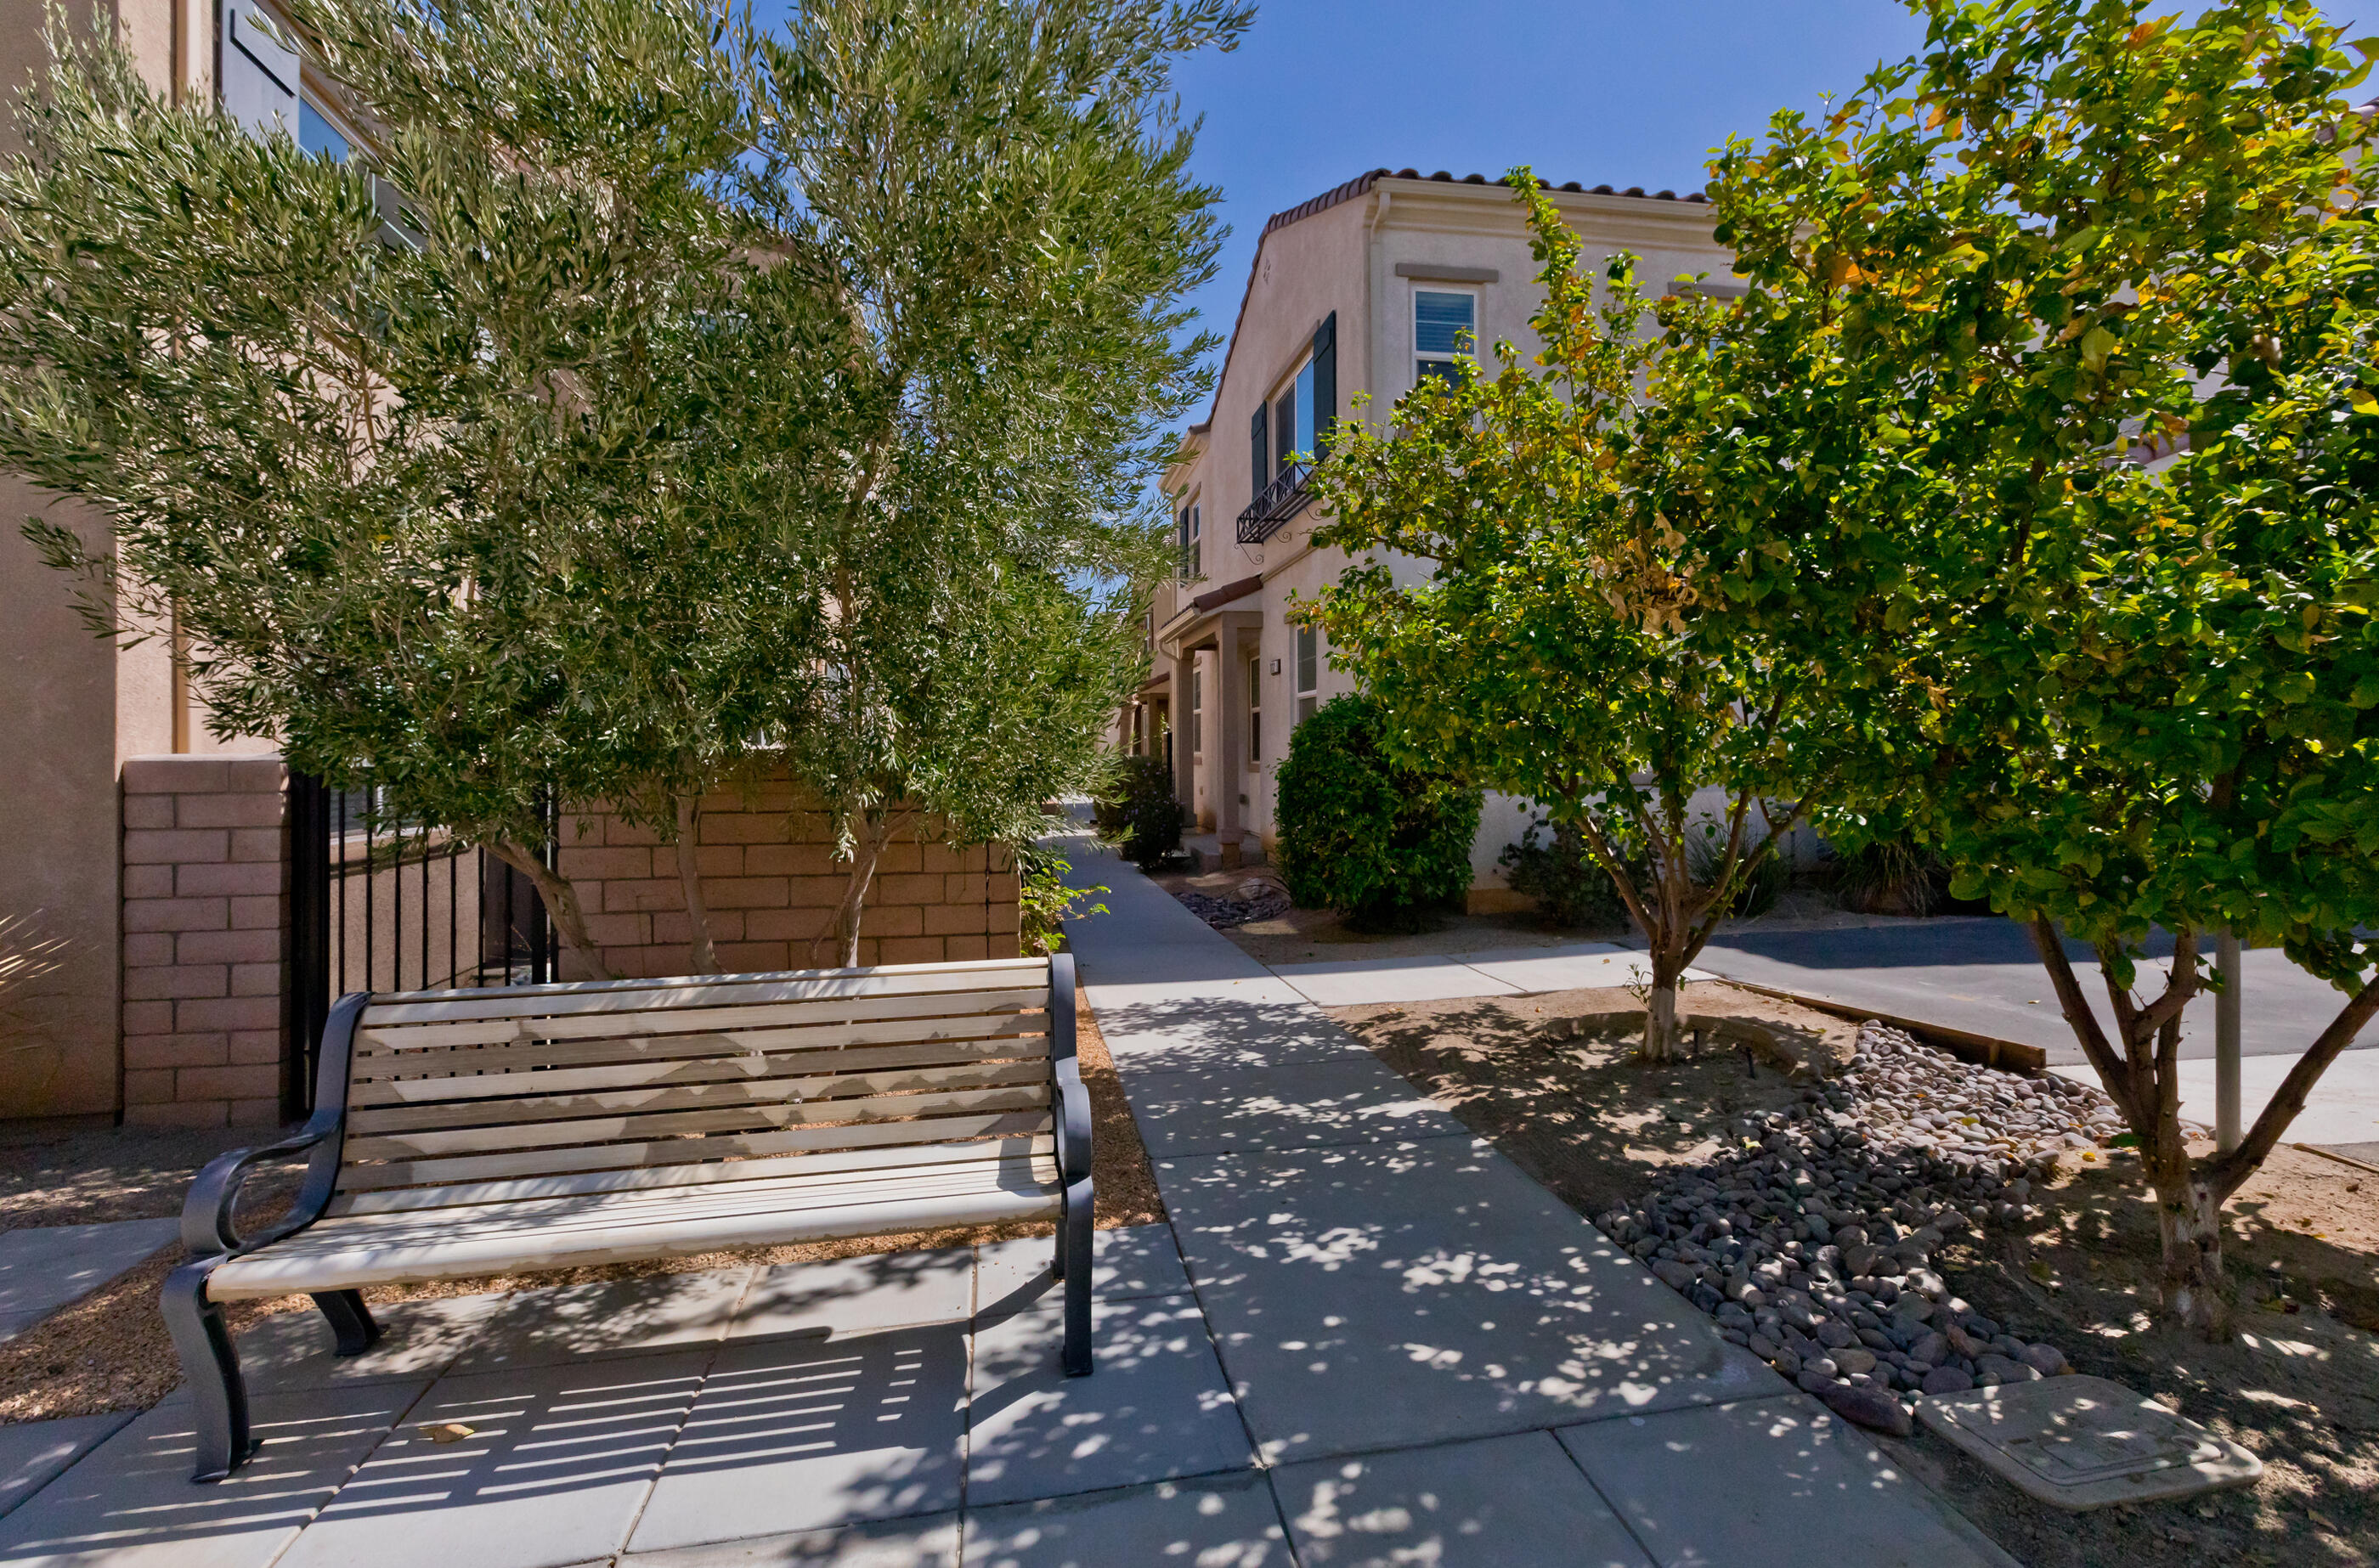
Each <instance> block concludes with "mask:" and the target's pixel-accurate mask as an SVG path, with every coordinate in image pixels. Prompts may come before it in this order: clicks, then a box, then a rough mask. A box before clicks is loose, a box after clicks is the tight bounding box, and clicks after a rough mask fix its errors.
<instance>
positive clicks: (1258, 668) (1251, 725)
mask: <svg viewBox="0 0 2379 1568" xmlns="http://www.w3.org/2000/svg"><path fill="white" fill-rule="evenodd" d="M1262 761H1263V660H1262V659H1261V658H1251V659H1250V660H1248V766H1250V767H1253V766H1256V765H1257V764H1258V763H1260V762H1262Z"/></svg>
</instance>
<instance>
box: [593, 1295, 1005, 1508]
mask: <svg viewBox="0 0 2379 1568" xmlns="http://www.w3.org/2000/svg"><path fill="white" fill-rule="evenodd" d="M966 1404H967V1344H966V1332H965V1325H964V1324H963V1323H939V1324H928V1325H924V1326H921V1327H913V1328H906V1329H894V1330H890V1331H888V1332H886V1333H872V1334H871V1333H861V1334H852V1335H851V1336H849V1337H847V1338H846V1337H842V1336H837V1337H836V1338H834V1339H831V1340H820V1339H815V1338H800V1339H780V1340H753V1341H747V1342H738V1343H735V1344H731V1345H728V1346H727V1347H726V1348H725V1349H724V1350H722V1351H720V1352H719V1359H718V1361H717V1363H716V1364H715V1365H714V1366H713V1367H712V1369H711V1372H710V1376H709V1378H708V1380H707V1381H706V1382H705V1383H704V1384H703V1387H702V1393H701V1396H700V1397H699V1398H698V1399H697V1400H695V1402H694V1412H693V1414H692V1415H691V1416H690V1417H687V1420H686V1423H685V1429H684V1431H683V1433H682V1435H681V1436H680V1437H679V1438H678V1441H677V1442H676V1444H675V1445H674V1446H673V1447H672V1448H671V1449H670V1453H669V1459H668V1462H667V1464H666V1465H663V1466H662V1467H661V1474H660V1479H659V1481H658V1484H657V1485H655V1487H654V1488H653V1494H652V1500H651V1501H650V1502H647V1503H646V1506H645V1511H644V1517H643V1518H642V1519H640V1520H639V1521H638V1522H637V1525H636V1529H635V1536H634V1539H633V1540H632V1541H631V1542H630V1543H629V1544H630V1546H631V1548H632V1550H637V1551H649V1550H661V1549H665V1548H670V1547H682V1546H694V1545H699V1544H702V1543H705V1542H710V1541H722V1540H732V1539H735V1538H739V1537H747V1536H764V1535H772V1534H783V1533H788V1532H800V1531H805V1530H815V1529H820V1528H824V1527H826V1526H834V1525H843V1524H851V1523H855V1522H860V1521H865V1520H873V1519H894V1518H905V1517H911V1516H915V1515H920V1514H937V1513H942V1512H945V1511H947V1510H950V1509H954V1508H956V1507H958V1505H959V1502H960V1481H961V1477H962V1473H963V1463H964V1461H963V1453H964V1447H965V1438H966Z"/></svg>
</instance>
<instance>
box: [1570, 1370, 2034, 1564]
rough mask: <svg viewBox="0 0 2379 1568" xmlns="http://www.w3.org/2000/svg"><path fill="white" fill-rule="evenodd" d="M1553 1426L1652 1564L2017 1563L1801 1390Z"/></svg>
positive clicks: (1931, 1492) (1862, 1436)
mask: <svg viewBox="0 0 2379 1568" xmlns="http://www.w3.org/2000/svg"><path fill="white" fill-rule="evenodd" d="M1639 1422H1640V1424H1639ZM1559 1435H1560V1437H1561V1441H1562V1444H1563V1446H1564V1447H1565V1448H1567V1449H1568V1450H1569V1451H1570V1453H1571V1455H1572V1456H1573V1457H1574V1458H1576V1461H1577V1463H1578V1465H1579V1467H1580V1468H1582V1469H1584V1470H1585V1472H1586V1473H1587V1476H1588V1478H1590V1479H1591V1480H1592V1481H1593V1482H1594V1484H1595V1487H1596V1488H1597V1490H1600V1492H1601V1493H1602V1495H1603V1496H1604V1497H1605V1498H1607V1499H1609V1500H1610V1502H1611V1504H1612V1507H1613V1508H1615V1509H1616V1510H1618V1512H1619V1514H1620V1516H1621V1517H1622V1518H1624V1519H1625V1520H1626V1521H1627V1524H1628V1527H1629V1528H1630V1529H1632V1530H1633V1531H1634V1532H1635V1534H1636V1539H1637V1540H1639V1541H1641V1542H1642V1543H1643V1544H1644V1546H1645V1548H1646V1549H1647V1550H1649V1551H1650V1552H1651V1554H1652V1558H1653V1561H1654V1562H1658V1563H1659V1564H1660V1568H1687V1565H1689V1564H1690V1565H1692V1568H1705V1565H1708V1564H1712V1563H1733V1562H1757V1563H1760V1564H1762V1568H1804V1565H1805V1568H1842V1564H1844V1563H1851V1562H1855V1563H1857V1564H1859V1565H1860V1568H2014V1564H2013V1562H2012V1560H2011V1559H2010V1558H2009V1557H2008V1555H2007V1554H2006V1553H2005V1552H2003V1551H2001V1550H1999V1548H1998V1547H1996V1546H1994V1545H1992V1544H1991V1542H1990V1541H1989V1540H1988V1539H1987V1538H1985V1537H1984V1536H1983V1535H1982V1534H1981V1533H1980V1532H1979V1531H1977V1530H1976V1529H1975V1528H1974V1526H1972V1525H1970V1524H1968V1523H1967V1522H1966V1521H1965V1520H1964V1519H1963V1518H1962V1517H1960V1516H1959V1514H1957V1513H1956V1512H1955V1511H1954V1510H1952V1509H1951V1508H1950V1506H1949V1504H1948V1503H1946V1502H1942V1501H1941V1499H1940V1498H1939V1497H1938V1496H1937V1495H1936V1494H1935V1493H1934V1492H1933V1491H1931V1490H1929V1489H1927V1488H1926V1487H1925V1486H1923V1485H1922V1484H1920V1483H1919V1482H1917V1481H1916V1480H1915V1479H1914V1478H1912V1477H1910V1476H1908V1475H1906V1474H1905V1473H1904V1472H1902V1471H1901V1470H1899V1469H1896V1468H1895V1467H1893V1466H1892V1465H1890V1463H1888V1462H1887V1461H1886V1459H1885V1458H1884V1455H1883V1454H1882V1453H1881V1452H1880V1451H1878V1449H1877V1448H1876V1446H1875V1444H1874V1443H1873V1442H1872V1441H1869V1440H1868V1438H1867V1436H1866V1433H1864V1432H1862V1431H1860V1430H1859V1429H1857V1428H1855V1427H1852V1426H1848V1425H1846V1424H1845V1423H1843V1422H1842V1421H1841V1420H1839V1419H1837V1418H1835V1417H1832V1416H1830V1415H1827V1414H1825V1413H1823V1412H1822V1411H1821V1409H1820V1408H1819V1406H1818V1405H1817V1404H1816V1403H1815V1402H1814V1401H1812V1400H1808V1399H1805V1398H1802V1397H1800V1396H1799V1395H1794V1396H1793V1397H1791V1398H1786V1399H1773V1400H1760V1401H1756V1402H1752V1403H1747V1404H1740V1405H1725V1406H1723V1407H1721V1408H1719V1409H1714V1410H1673V1411H1668V1412H1665V1413H1662V1414H1659V1415H1651V1416H1646V1417H1640V1418H1638V1419H1636V1420H1625V1421H1598V1422H1596V1423H1594V1424H1593V1425H1591V1426H1584V1427H1569V1428H1565V1429H1563V1430H1562V1431H1561V1433H1560V1434H1559Z"/></svg>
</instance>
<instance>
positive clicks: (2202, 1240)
mask: <svg viewBox="0 0 2379 1568" xmlns="http://www.w3.org/2000/svg"><path fill="white" fill-rule="evenodd" d="M2180 1166H2181V1169H2180V1176H2179V1179H2178V1180H2173V1179H2170V1178H2169V1177H2166V1176H2159V1178H2158V1179H2157V1181H2156V1220H2157V1225H2156V1228H2157V1233H2158V1236H2159V1239H2161V1240H2162V1242H2163V1244H2164V1277H2163V1286H2164V1309H2165V1310H2166V1311H2167V1312H2168V1313H2169V1314H2171V1316H2172V1317H2173V1318H2174V1319H2175V1320H2176V1321H2179V1322H2180V1323H2181V1324H2183V1325H2184V1326H2186V1327H2188V1328H2190V1329H2192V1330H2193V1331H2195V1332H2196V1333H2201V1334H2204V1336H2205V1337H2206V1338H2208V1339H2216V1340H2222V1339H2228V1338H2229V1337H2230V1282H2229V1281H2228V1279H2227V1278H2225V1277H2224V1275H2223V1272H2222V1197H2221V1194H2220V1192H2219V1191H2217V1190H2216V1188H2215V1186H2214V1184H2213V1183H2212V1182H2210V1181H2208V1180H2207V1179H2206V1177H2205V1175H2204V1172H2202V1171H2198V1170H2194V1169H2192V1168H2190V1162H2188V1161H2187V1160H2186V1159H2185V1158H2184V1159H2183V1160H2182V1161H2180Z"/></svg>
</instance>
